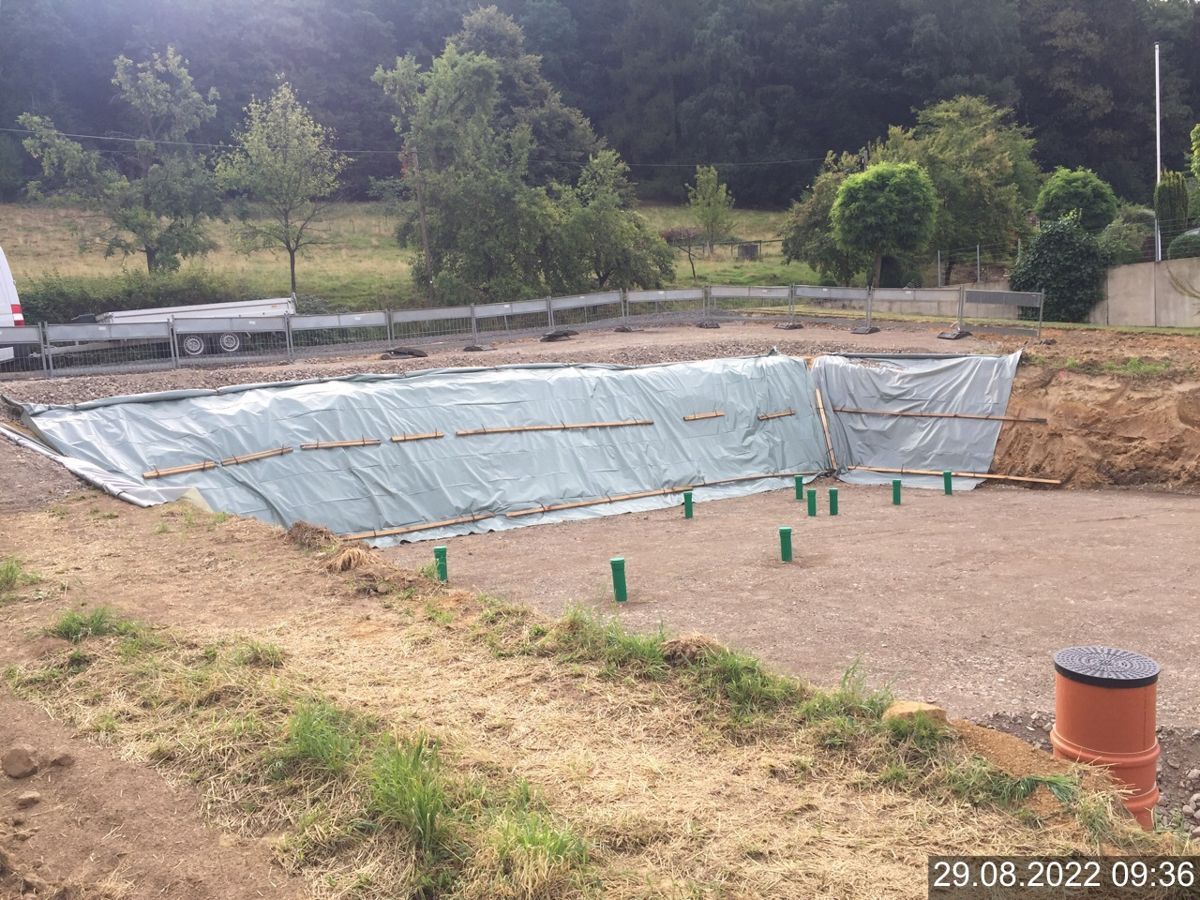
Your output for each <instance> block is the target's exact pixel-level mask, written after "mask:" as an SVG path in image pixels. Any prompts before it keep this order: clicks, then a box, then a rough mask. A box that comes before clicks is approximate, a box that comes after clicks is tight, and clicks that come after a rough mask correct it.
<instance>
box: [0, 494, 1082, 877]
mask: <svg viewBox="0 0 1200 900" xmlns="http://www.w3.org/2000/svg"><path fill="white" fill-rule="evenodd" d="M751 499H752V501H760V502H761V501H763V500H766V501H767V502H771V500H772V499H775V498H762V497H760V498H751ZM963 499H967V498H963ZM954 502H957V500H956V501H954ZM848 505H849V506H850V507H851V508H855V507H862V506H865V503H863V502H862V501H861V500H859V499H858V498H857V497H856V498H855V499H854V500H853V501H851V502H850V503H849V504H848ZM920 505H921V504H914V506H915V507H919V506H920ZM905 512H906V513H909V512H914V513H916V512H917V510H905ZM918 514H919V513H918ZM714 518H715V517H714V516H713V511H712V507H710V506H704V507H701V518H700V519H698V520H697V522H696V524H700V523H702V522H705V521H712V520H714ZM845 521H846V522H852V521H854V519H853V516H852V515H851V514H850V511H849V510H848V515H847V518H846V520H845ZM5 522H6V527H5V529H4V531H3V534H2V536H0V556H12V555H15V556H17V557H19V558H20V559H22V560H23V561H24V563H25V565H26V566H27V568H28V569H29V570H30V571H32V572H36V573H38V574H39V575H40V577H41V581H40V582H39V583H38V584H37V585H35V586H33V587H31V588H29V589H28V590H26V591H25V592H24V593H23V594H22V595H21V597H20V598H19V599H18V600H16V601H15V602H9V603H8V604H7V605H6V606H5V607H4V608H2V609H0V616H2V617H3V620H4V622H5V626H6V627H5V628H4V629H3V630H2V631H0V635H2V636H0V661H2V662H3V663H4V664H5V665H11V664H17V665H20V664H22V663H27V662H29V660H30V657H31V656H33V655H34V654H36V653H39V652H41V653H45V652H53V648H52V647H47V646H46V644H47V639H46V638H40V637H38V634H39V630H40V629H41V628H43V627H45V626H46V625H47V624H48V623H49V622H51V621H52V620H53V619H54V618H55V617H56V616H57V615H58V614H59V613H60V612H61V611H62V610H63V609H64V608H66V607H71V608H75V609H83V610H87V609H89V608H94V606H95V605H96V604H97V603H101V602H103V603H105V604H108V605H110V606H113V607H115V608H117V609H118V610H119V611H120V612H121V613H122V614H125V615H130V616H135V617H137V618H138V619H141V620H143V621H147V622H151V623H155V624H166V625H171V626H173V627H175V628H176V629H182V630H184V631H185V633H188V634H193V635H198V636H208V637H212V636H214V635H229V634H235V633H236V634H243V635H251V636H254V637H255V638H257V639H260V640H269V641H272V642H274V643H275V644H277V645H278V646H279V647H280V648H281V649H282V651H283V652H284V654H285V659H286V663H285V668H286V671H288V672H289V673H291V675H292V676H293V677H299V678H302V679H304V680H305V681H306V682H308V683H311V684H313V685H317V686H320V688H321V689H322V690H326V691H328V692H329V693H330V694H331V695H332V696H333V697H335V698H336V699H338V700H340V701H343V702H345V703H347V704H349V705H351V706H352V707H353V708H355V709H360V710H363V711H365V712H369V713H372V714H374V715H377V716H380V717H382V718H383V719H384V720H385V721H387V722H390V723H393V725H394V727H395V728H396V729H397V730H398V731H405V730H410V729H412V728H416V727H420V728H422V729H425V730H427V731H429V732H432V733H433V734H434V735H436V736H437V737H438V739H439V741H441V742H442V743H443V745H444V746H445V747H447V748H451V751H448V752H452V753H453V756H454V758H455V760H456V764H457V765H460V766H464V767H473V768H476V769H479V768H480V767H482V768H483V770H486V771H488V772H494V773H506V774H507V775H509V777H516V776H520V777H522V778H526V779H528V780H529V782H530V783H531V784H532V785H533V786H534V787H535V789H536V790H538V791H539V793H541V794H543V795H544V796H545V798H546V802H547V803H548V804H549V806H550V809H551V810H552V811H553V812H554V814H555V815H561V816H563V817H564V818H565V819H567V820H569V821H571V822H572V823H573V824H574V825H575V827H577V828H578V829H579V830H580V831H581V832H582V833H583V834H584V835H585V836H586V838H587V840H588V841H589V843H590V844H591V846H592V847H593V863H594V865H595V867H596V871H597V877H598V878H599V879H600V883H601V891H600V892H601V893H602V895H604V896H612V897H684V896H728V897H780V898H784V897H789V898H790V897H796V896H818V895H819V896H824V897H863V896H870V897H917V896H924V890H925V887H924V885H925V874H924V865H925V859H926V856H927V855H928V854H930V853H937V852H947V853H952V852H967V851H971V852H987V851H989V850H992V851H995V852H1002V851H1004V852H1011V851H1018V850H1025V851H1029V850H1032V849H1034V848H1037V849H1039V850H1042V851H1046V852H1051V851H1060V852H1061V851H1066V850H1069V849H1072V848H1080V847H1082V846H1085V845H1086V844H1087V840H1086V838H1083V837H1081V836H1080V834H1079V832H1078V830H1077V826H1075V825H1072V824H1071V822H1070V821H1063V820H1062V819H1061V817H1060V818H1058V819H1056V818H1055V817H1054V816H1051V817H1050V818H1048V819H1044V820H1042V824H1041V825H1038V826H1036V828H1035V827H1031V826H1030V825H1029V824H1027V823H1022V821H1021V820H1019V819H1017V818H1014V817H1013V816H1012V815H1011V814H1006V813H1001V812H993V811H988V810H986V809H975V808H971V807H968V806H966V805H964V804H961V803H955V802H949V803H947V802H945V801H937V802H935V801H934V800H932V799H926V798H923V797H921V796H920V795H912V794H908V793H905V792H897V791H894V790H892V789H887V788H880V787H878V786H874V783H873V782H872V780H871V778H870V777H868V776H866V775H864V774H855V770H854V768H853V766H852V765H851V764H850V763H849V762H848V761H846V760H842V761H839V756H838V754H837V753H836V752H835V753H833V754H832V755H829V752H828V751H825V750H821V749H819V748H815V747H813V746H811V745H809V744H807V743H806V741H807V740H808V739H807V738H805V737H804V736H803V735H802V734H798V733H791V732H788V733H782V734H771V733H767V734H764V735H762V736H760V737H759V738H757V739H756V740H755V741H753V742H751V743H744V742H739V741H732V742H731V741H729V740H728V739H727V738H723V737H721V736H720V735H719V734H718V733H716V732H714V731H713V730H712V727H711V726H710V725H707V724H706V723H705V722H703V721H702V720H699V719H695V718H693V714H691V713H689V712H688V711H687V705H686V704H684V703H682V702H681V699H680V698H679V697H677V696H675V693H674V689H673V688H671V687H670V686H669V685H666V684H664V685H661V686H660V685H657V684H655V683H649V684H639V683H635V682H629V681H623V680H618V681H613V680H612V679H611V677H606V676H604V674H603V672H602V671H598V670H597V669H595V668H594V667H588V666H587V665H582V664H578V663H570V662H559V661H556V660H554V659H544V658H539V657H537V656H533V657H530V656H521V655H515V656H513V655H503V656H500V657H497V656H496V655H495V654H494V653H493V652H492V651H490V650H489V649H488V648H487V645H486V644H485V643H484V642H481V641H480V640H479V639H478V637H476V632H475V630H476V629H477V628H478V627H479V623H478V620H477V619H475V618H473V616H469V615H467V612H466V607H460V606H456V604H458V603H462V602H464V601H462V600H456V599H455V595H453V594H450V595H445V597H444V598H443V599H437V598H436V597H434V598H433V599H432V600H429V601H426V603H425V606H423V607H422V606H421V605H419V603H420V601H418V602H417V604H415V605H414V604H413V603H412V602H409V601H406V600H404V595H394V594H392V595H383V596H381V595H379V594H376V593H368V594H363V593H362V592H361V591H360V590H358V589H357V587H356V583H355V580H354V579H353V578H349V577H345V576H338V575H331V574H329V573H327V572H325V571H324V570H323V568H321V566H320V564H319V562H318V561H317V560H315V559H314V558H313V556H312V554H309V553H305V552H304V551H302V550H300V549H298V548H296V547H294V546H293V545H291V544H290V543H288V542H287V541H285V540H284V538H283V536H282V535H281V533H280V532H279V531H278V530H276V529H272V528H269V527H267V526H264V525H261V524H259V523H256V522H252V521H245V520H236V519H234V520H227V521H221V520H220V519H218V518H213V517H209V516H206V515H201V514H197V513H193V512H192V511H190V510H189V509H187V508H186V507H179V506H171V507H166V508H160V509H152V510H143V509H136V508H133V507H130V506H128V505H125V504H122V503H120V502H118V501H116V500H113V499H111V498H107V497H100V496H97V495H95V494H94V493H91V492H85V493H81V494H79V495H76V496H74V497H72V498H71V499H69V500H68V501H66V502H64V503H60V504H56V505H53V506H50V507H47V508H44V509H41V510H36V511H27V512H23V513H18V514H15V515H12V516H9V517H6V520H5ZM821 524H822V525H828V524H830V523H829V522H828V521H824V522H822V523H821ZM839 524H840V523H839ZM814 527H819V526H817V525H816V524H815V523H814ZM569 530H570V529H563V531H564V532H565V531H569ZM550 531H551V529H529V530H527V532H525V533H527V534H534V533H537V532H541V533H543V534H548V533H549V532H550ZM802 555H803V554H802ZM464 556H465V554H463V553H461V552H459V551H457V550H456V551H452V559H453V560H454V564H455V565H456V566H457V565H459V564H460V561H461V562H465V560H464V559H463V557H464ZM559 562H560V563H561V564H566V565H570V560H569V559H567V560H560V561H559ZM756 568H761V569H762V570H764V571H766V570H768V569H769V564H768V563H767V561H766V560H764V561H762V562H761V563H757V564H756ZM633 571H634V572H635V573H638V574H635V579H640V577H641V575H640V572H641V571H642V569H641V568H640V565H639V564H638V563H635V564H634V568H633ZM797 571H802V570H801V569H798V570H797ZM456 577H461V576H456ZM635 583H637V582H636V581H635ZM637 591H638V594H639V595H644V593H645V589H644V588H643V587H640V586H639V587H638V588H637ZM464 596H465V595H464ZM645 602H646V601H645V600H644V599H639V600H637V601H636V602H635V604H633V605H632V606H631V609H633V608H636V606H637V605H638V604H640V603H645ZM831 614H832V611H831ZM849 619H850V617H849V616H845V617H844V618H843V619H842V621H844V622H848V621H849ZM77 677H79V678H84V679H86V678H87V670H86V669H85V670H84V672H83V674H82V675H79V676H77ZM76 695H77V696H79V697H81V698H87V696H88V695H87V693H86V690H84V691H82V692H79V691H78V689H77V691H76ZM48 702H49V704H50V705H51V706H52V707H54V708H55V709H56V710H57V711H58V712H59V713H60V714H68V715H70V716H72V717H74V718H75V721H76V722H77V723H78V724H79V727H80V730H81V732H83V733H87V734H89V735H90V738H91V739H90V740H89V741H81V740H79V739H77V738H75V737H68V734H67V732H66V731H64V730H63V729H62V727H61V726H60V725H58V724H56V723H54V722H51V721H49V720H47V719H46V718H45V717H44V716H43V715H42V714H41V713H40V712H38V711H36V710H35V709H33V708H32V707H31V706H30V705H29V704H28V703H25V702H18V701H14V700H13V699H12V698H11V697H5V699H4V700H3V701H2V703H3V711H4V712H5V713H6V715H5V719H4V721H5V722H7V723H9V724H7V725H6V727H5V732H4V735H3V738H4V740H5V741H8V740H18V739H19V740H21V741H25V742H28V743H31V744H33V745H34V746H36V747H38V748H48V747H54V748H57V747H60V746H64V745H66V746H69V747H71V749H72V751H73V752H74V753H76V754H77V756H78V757H79V760H80V761H79V763H78V764H77V767H76V768H73V769H69V770H67V774H66V775H65V776H63V778H64V780H63V782H62V784H61V787H60V785H59V784H57V783H55V782H54V780H53V779H55V778H57V777H58V776H55V775H50V776H43V775H40V774H39V775H38V776H35V778H36V779H37V780H38V784H37V787H38V788H39V789H40V790H41V791H42V792H43V795H44V797H43V801H42V804H41V805H39V807H37V808H36V809H37V810H38V812H37V816H39V817H41V818H40V819H38V820H37V821H36V822H35V825H36V827H37V828H38V830H37V831H36V832H35V834H34V835H33V837H30V838H29V839H28V840H24V841H22V840H19V839H17V837H16V836H15V835H14V834H12V833H9V832H5V833H4V834H0V848H2V849H3V850H4V852H5V853H6V854H7V857H8V858H9V859H10V861H11V862H12V864H13V867H14V868H18V869H20V868H22V867H23V868H25V869H30V868H32V867H34V866H37V865H39V864H40V865H41V866H42V869H43V870H44V871H46V872H48V873H49V874H50V876H51V877H54V878H60V879H65V878H67V877H73V873H74V872H75V870H76V869H78V868H80V867H83V868H84V869H85V870H86V873H85V874H86V877H88V878H93V877H100V876H101V875H103V876H104V877H105V878H108V877H110V876H111V878H113V879H119V880H120V885H119V887H120V888H121V891H122V892H121V893H117V894H115V895H113V896H116V897H150V896H161V895H162V894H161V893H160V892H161V891H166V894H169V895H170V896H172V897H179V898H191V897H198V898H199V897H250V896H257V895H258V894H257V893H256V892H263V891H265V892H266V893H265V895H266V896H287V895H288V891H289V890H291V883H290V882H287V881H285V880H283V879H281V877H280V875H279V873H278V872H277V870H275V869H274V868H272V867H271V866H270V865H269V864H268V863H267V862H266V846H265V843H264V842H263V839H269V838H273V837H274V836H271V835H263V834H253V833H249V834H246V833H243V834H238V835H237V836H236V837H231V836H227V837H224V838H223V837H222V836H221V835H220V833H218V832H214V831H213V830H211V829H209V830H207V831H205V830H204V829H203V828H202V827H201V825H200V824H199V817H198V815H197V808H198V806H199V805H200V797H199V795H200V794H203V800H204V803H205V805H206V806H208V807H212V811H213V819H212V820H211V821H214V822H216V823H226V824H225V825H224V826H223V827H225V828H228V829H230V830H236V825H235V824H233V822H234V821H235V820H236V815H234V816H232V817H231V810H230V808H229V803H228V802H222V798H221V797H220V796H219V795H217V796H214V795H213V794H211V793H206V792H205V787H204V785H202V784H201V785H196V786H193V785H190V784H188V783H187V779H186V774H187V773H186V771H184V772H181V771H179V770H175V769H172V768H171V766H170V765H169V763H167V762H161V761H160V762H159V763H157V764H156V766H157V769H158V771H157V772H155V771H151V770H149V769H147V768H145V766H146V765H147V764H148V762H149V760H148V759H147V758H146V757H144V756H142V755H141V754H140V753H139V752H134V751H132V750H130V749H128V748H127V745H125V744H123V743H122V742H121V738H120V736H119V735H120V734H121V733H122V731H121V729H123V728H136V723H137V721H138V716H139V715H141V713H139V712H138V711H137V709H136V708H130V707H129V706H128V702H129V701H128V698H124V699H122V698H121V697H120V696H119V695H118V696H115V697H114V696H109V695H107V694H104V693H103V692H100V693H98V694H97V696H96V698H95V699H93V700H91V701H89V702H90V703H91V704H94V705H93V706H79V707H73V706H72V707H68V708H66V709H64V708H63V707H62V706H61V704H58V705H56V704H55V702H54V700H53V697H52V695H51V698H50V699H49V701H48ZM114 704H115V705H114ZM123 704H124V705H123ZM123 709H124V710H126V711H125V712H122V711H121V710H123ZM114 715H115V716H116V717H117V719H119V720H120V722H121V723H127V724H120V725H117V726H113V727H111V728H110V727H108V726H105V727H103V728H102V727H100V726H99V725H97V724H96V723H97V722H99V721H100V720H101V719H103V718H105V717H106V716H107V717H108V718H109V719H112V717H113V716H114ZM181 739H182V738H181ZM813 754H815V755H813ZM126 756H128V757H129V759H128V761H126V759H125V758H124V757H126ZM164 758H165V759H169V754H168V756H167V757H164ZM826 759H828V762H823V760H826ZM814 760H815V762H814ZM1024 764H1026V765H1027V762H1026V763H1024ZM1045 765H1046V767H1047V768H1046V770H1048V771H1058V769H1057V768H1055V767H1054V766H1051V765H1050V763H1049V762H1047V763H1045ZM813 766H815V768H813ZM827 766H830V767H829V768H827ZM797 767H798V768H797ZM159 772H161V773H162V774H161V776H160V774H159ZM796 773H801V774H796ZM11 790H12V788H11V787H10V788H9V791H10V792H11ZM232 812H233V813H236V812H237V810H236V807H235V808H234V809H233V810H232ZM114 828H115V829H116V830H115V831H114ZM215 847H220V848H221V849H220V852H219V853H218V852H216V851H215V850H214V848H215ZM122 854H123V855H122ZM71 860H73V861H74V866H75V868H72V867H71V866H70V865H68V861H71ZM83 860H87V863H86V865H85V864H84V863H83ZM112 872H116V875H111V873H112ZM168 886H169V890H168V889H167V888H168ZM86 896H108V895H105V894H103V893H97V892H94V893H93V894H92V895H86ZM330 896H332V895H331V894H330Z"/></svg>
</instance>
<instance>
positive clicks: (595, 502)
mask: <svg viewBox="0 0 1200 900" xmlns="http://www.w3.org/2000/svg"><path fill="white" fill-rule="evenodd" d="M822 474H824V473H823V472H767V473H764V474H759V475H738V476H736V477H735V478H721V479H718V480H716V481H703V482H700V483H699V484H683V485H679V486H678V487H671V488H657V489H655V490H652V491H636V492H635V493H632V494H617V495H616V496H612V497H596V498H594V499H592V500H574V501H572V502H570V503H553V504H550V505H548V506H535V507H532V508H530V509H518V510H514V511H513V512H510V513H505V515H506V516H507V517H508V518H510V519H519V518H522V517H524V516H536V515H538V514H540V513H547V512H557V511H558V510H563V509H582V508H583V507H585V506H600V505H602V504H606V503H620V502H621V501H622V500H640V499H641V498H643V497H661V496H663V495H665V494H682V493H683V492H684V491H691V490H695V489H696V488H702V487H716V486H717V485H721V484H734V483H736V482H739V481H758V480H759V479H762V478H795V477H796V476H797V475H822Z"/></svg>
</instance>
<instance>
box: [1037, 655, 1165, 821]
mask: <svg viewBox="0 0 1200 900" xmlns="http://www.w3.org/2000/svg"><path fill="white" fill-rule="evenodd" d="M1054 673H1055V674H1054V729H1053V730H1052V731H1051V732H1050V743H1051V745H1052V746H1053V747H1054V755H1055V756H1057V757H1059V758H1060V759H1070V760H1074V761H1076V762H1082V763H1088V764H1089V765H1094V766H1105V767H1106V768H1108V769H1109V771H1110V772H1111V773H1112V776H1113V778H1114V779H1115V780H1116V781H1117V782H1118V783H1120V784H1122V785H1124V786H1126V787H1127V788H1129V790H1130V793H1128V794H1126V795H1125V796H1124V797H1123V800H1124V802H1125V808H1126V809H1128V810H1129V811H1130V812H1131V813H1132V814H1133V816H1134V818H1136V819H1137V820H1138V822H1139V824H1141V826H1142V827H1143V828H1150V827H1151V811H1152V810H1153V809H1154V804H1156V803H1157V802H1158V780H1157V769H1158V756H1159V747H1158V738H1157V736H1156V734H1155V703H1156V700H1157V691H1158V674H1159V666H1158V663H1156V662H1155V661H1154V660H1152V659H1150V657H1148V656H1142V655H1141V654H1140V653H1133V652H1132V651H1129V650H1119V649H1117V648H1115V647H1067V648H1066V649H1065V650H1060V651H1058V653H1056V654H1054Z"/></svg>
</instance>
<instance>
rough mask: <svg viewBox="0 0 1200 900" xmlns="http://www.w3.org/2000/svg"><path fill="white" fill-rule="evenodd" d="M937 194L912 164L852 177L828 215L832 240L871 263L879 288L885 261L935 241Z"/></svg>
mask: <svg viewBox="0 0 1200 900" xmlns="http://www.w3.org/2000/svg"><path fill="white" fill-rule="evenodd" d="M936 214H937V194H936V192H935V191H934V189H933V182H932V181H930V180H929V176H928V175H926V174H925V170H924V169H922V168H921V167H920V166H918V165H915V164H913V163H879V164H877V165H874V166H871V167H870V168H869V169H867V170H866V171H865V172H857V173H855V174H854V175H849V176H847V178H846V180H845V181H843V182H842V186H841V187H840V188H838V193H837V198H836V199H835V200H834V201H833V208H832V209H831V210H830V211H829V221H830V223H831V224H832V225H833V237H834V240H836V241H837V243H838V246H839V247H841V248H842V249H843V250H845V251H846V252H847V253H857V254H862V255H863V256H865V257H867V258H868V259H871V260H872V261H873V265H872V267H871V273H872V275H871V284H872V285H874V286H876V287H878V286H879V270H880V268H881V266H882V265H883V258H884V257H885V256H906V255H908V254H912V253H916V252H917V251H919V250H921V249H923V248H924V247H925V245H926V244H928V243H929V239H930V238H931V237H933V228H934V223H935V216H936Z"/></svg>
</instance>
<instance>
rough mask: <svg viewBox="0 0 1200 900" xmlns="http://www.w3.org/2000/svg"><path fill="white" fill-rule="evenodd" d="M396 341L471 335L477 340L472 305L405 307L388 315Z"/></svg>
mask: <svg viewBox="0 0 1200 900" xmlns="http://www.w3.org/2000/svg"><path fill="white" fill-rule="evenodd" d="M388 318H389V320H390V321H391V326H392V342H393V343H397V344H399V343H416V342H420V341H436V340H445V339H446V338H452V337H453V338H458V337H463V338H469V339H470V340H471V341H472V343H474V341H475V329H474V327H473V319H472V317H471V307H469V306H439V307H435V308H433V309H402V310H395V311H393V312H391V313H389V314H388Z"/></svg>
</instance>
